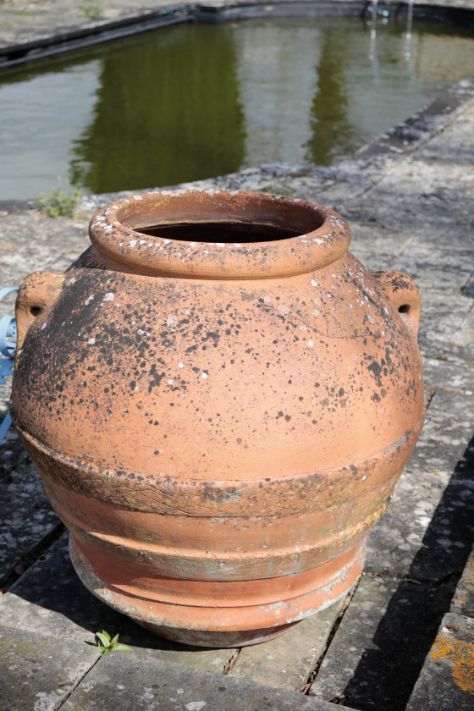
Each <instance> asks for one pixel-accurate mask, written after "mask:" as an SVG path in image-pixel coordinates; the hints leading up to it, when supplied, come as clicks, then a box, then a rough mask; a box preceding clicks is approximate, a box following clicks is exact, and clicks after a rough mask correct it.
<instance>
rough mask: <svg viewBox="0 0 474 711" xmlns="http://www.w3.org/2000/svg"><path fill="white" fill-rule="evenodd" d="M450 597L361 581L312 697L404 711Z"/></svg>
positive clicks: (390, 582)
mask: <svg viewBox="0 0 474 711" xmlns="http://www.w3.org/2000/svg"><path fill="white" fill-rule="evenodd" d="M446 597H448V599H449V593H446V592H445V590H444V588H443V587H442V586H441V587H436V586H430V585H423V584H421V583H418V582H414V581H412V582H410V581H405V580H402V581H400V580H394V579H391V578H388V577H387V578H383V577H373V576H370V575H367V574H364V575H363V576H362V579H361V582H360V583H359V586H358V588H357V590H356V593H355V595H354V597H353V598H352V602H351V604H350V605H349V607H348V609H347V611H346V613H345V615H344V619H343V624H341V625H340V627H339V628H338V630H337V632H336V634H335V636H334V639H333V641H332V643H331V646H330V647H329V650H328V652H327V654H326V656H325V658H324V660H323V662H322V665H321V668H320V670H319V673H318V675H317V677H316V681H315V683H314V684H313V686H312V687H311V691H310V694H314V695H316V696H318V697H320V698H323V699H327V700H330V701H333V702H336V703H339V702H341V703H345V704H346V705H347V706H350V707H353V708H356V709H363V710H364V711H366V710H369V709H374V711H375V710H376V711H381V710H382V709H384V710H386V711H402V709H404V708H405V705H406V703H407V701H408V697H409V695H410V692H411V690H412V688H413V685H414V683H415V681H416V679H417V677H418V674H419V671H420V668H421V666H422V664H423V661H424V658H425V655H426V653H427V651H428V650H429V648H430V646H431V642H432V640H433V639H434V636H435V634H436V630H437V628H438V624H439V620H440V616H441V615H442V612H443V610H444V609H445V605H446Z"/></svg>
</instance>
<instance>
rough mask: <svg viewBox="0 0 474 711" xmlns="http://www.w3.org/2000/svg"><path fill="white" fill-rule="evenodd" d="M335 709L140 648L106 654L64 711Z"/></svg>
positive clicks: (67, 702)
mask: <svg viewBox="0 0 474 711" xmlns="http://www.w3.org/2000/svg"><path fill="white" fill-rule="evenodd" d="M111 699H113V708H114V709H115V711H130V710H131V709H134V711H135V710H136V711H142V710H143V711H155V710H156V711H158V710H159V711H222V710H223V709H225V710H226V711H242V710H243V709H245V711H254V710H255V711H299V710H300V709H301V711H333V710H334V711H337V709H344V707H341V706H334V705H333V704H328V703H326V702H324V701H320V700H318V699H314V698H313V699H311V698H309V697H307V696H303V695H302V694H296V693H291V692H288V691H284V690H282V689H269V688H268V687H266V686H262V685H260V684H254V683H252V682H249V681H242V680H237V679H232V678H231V677H229V676H217V675H215V674H209V673H206V672H203V671H200V670H197V669H189V668H185V667H183V666H182V665H179V664H171V663H169V662H164V661H162V660H161V659H152V658H150V657H149V656H148V655H147V653H146V652H145V651H143V650H140V651H137V652H135V653H134V654H118V653H110V654H107V655H104V657H103V658H102V659H101V660H100V661H99V662H98V663H97V664H96V665H95V667H94V668H93V669H92V671H91V672H89V674H88V675H87V676H86V678H85V679H84V680H83V681H82V682H81V683H80V684H79V686H78V687H77V689H76V690H75V692H74V694H73V695H72V696H71V697H70V698H69V699H68V700H67V701H66V703H65V704H64V705H63V706H62V707H61V708H62V709H63V710H64V711H84V709H87V711H89V710H90V711H93V710H95V709H97V710H100V711H102V709H107V708H110V700H111Z"/></svg>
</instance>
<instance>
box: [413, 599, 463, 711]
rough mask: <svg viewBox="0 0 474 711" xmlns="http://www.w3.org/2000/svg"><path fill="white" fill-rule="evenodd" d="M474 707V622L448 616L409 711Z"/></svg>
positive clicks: (424, 667) (455, 709) (429, 656)
mask: <svg viewBox="0 0 474 711" xmlns="http://www.w3.org/2000/svg"><path fill="white" fill-rule="evenodd" d="M473 708H474V619H472V618H471V617H464V616H461V615H455V614H453V613H448V614H447V615H445V616H444V618H443V621H442V623H441V627H440V630H439V633H438V636H437V637H436V640H435V642H434V644H433V646H432V647H431V649H430V652H429V654H428V656H427V659H426V662H425V664H424V666H423V670H422V672H421V674H420V677H419V679H418V681H417V683H416V685H415V688H414V690H413V693H412V695H411V697H410V701H409V703H408V706H407V711H421V709H422V710H423V711H472V709H473Z"/></svg>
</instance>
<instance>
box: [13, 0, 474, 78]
mask: <svg viewBox="0 0 474 711" xmlns="http://www.w3.org/2000/svg"><path fill="white" fill-rule="evenodd" d="M367 4H368V3H366V2H365V1H364V0H272V2H267V1H266V0H218V1H217V2H216V1H215V0H208V1H207V2H203V3H196V2H192V0H181V2H177V3H174V4H173V3H171V2H169V0H154V2H153V0H141V2H140V5H138V6H137V5H132V4H130V2H129V0H101V2H100V3H98V4H97V5H96V4H95V3H93V2H86V3H82V4H79V3H76V2H73V1H72V0H60V2H53V1H52V0H37V2H36V3H34V4H32V3H29V2H27V0H7V2H4V3H2V6H3V9H2V22H1V23H0V65H2V64H5V65H7V66H11V65H14V64H17V63H20V62H24V61H30V60H32V59H37V58H41V57H45V56H49V55H51V54H56V53H58V52H64V51H68V50H71V49H77V48H80V47H84V46H89V45H92V44H98V43H101V42H104V41H110V40H112V39H116V38H118V37H124V36H127V35H130V34H135V33H137V32H144V31H148V30H151V29H156V28H158V27H162V26H165V25H170V24H175V23H177V22H183V21H187V20H195V21H203V22H220V21H226V20H234V19H248V18H252V17H262V16H263V17H265V16H267V17H268V16H288V15H297V14H300V15H301V14H305V15H317V16H322V15H346V16H347V15H360V14H362V13H363V12H364V11H365V10H366V8H367ZM380 4H382V3H380ZM383 6H384V7H385V8H389V9H390V10H392V11H393V12H394V13H397V14H399V13H400V12H401V11H403V8H405V7H406V4H403V3H402V4H401V3H399V2H394V1H393V0H392V1H390V2H386V1H385V2H383ZM414 7H415V9H414V13H415V15H416V14H417V13H419V14H420V15H421V16H422V17H425V16H426V15H427V14H432V15H435V16H436V17H437V18H440V19H444V18H448V19H452V20H454V21H459V22H465V21H466V18H470V17H471V14H472V10H473V9H474V2H473V0H437V2H436V3H426V2H423V0H421V2H420V1H419V0H415V2H414ZM88 10H89V11H88ZM94 15H96V16H94Z"/></svg>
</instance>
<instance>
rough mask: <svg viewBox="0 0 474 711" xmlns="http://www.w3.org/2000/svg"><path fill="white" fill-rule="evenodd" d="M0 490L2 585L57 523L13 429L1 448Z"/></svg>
mask: <svg viewBox="0 0 474 711" xmlns="http://www.w3.org/2000/svg"><path fill="white" fill-rule="evenodd" d="M0 417H1V415H0ZM0 492H1V496H0V587H1V585H2V582H3V581H4V580H6V579H7V578H8V577H9V576H10V575H11V574H12V573H16V574H21V573H22V572H23V567H24V565H25V564H26V559H28V557H31V556H32V555H34V552H35V550H36V548H37V546H38V545H39V544H41V542H42V541H44V539H47V538H49V537H50V536H51V535H52V534H54V532H55V531H57V530H58V528H59V526H60V522H59V519H58V517H57V516H56V514H55V513H54V511H52V509H51V506H50V504H49V501H48V499H47V498H46V496H45V493H44V491H43V486H42V484H41V481H40V479H39V477H38V474H37V472H36V470H35V469H34V467H33V465H32V464H31V462H30V459H29V457H28V455H27V454H26V452H25V450H24V449H23V446H22V445H21V444H20V442H19V440H18V438H17V436H16V434H14V433H13V432H10V433H9V434H8V438H7V440H6V442H5V444H4V446H3V447H2V448H1V450H0ZM22 563H23V565H22ZM15 568H16V570H15Z"/></svg>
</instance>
